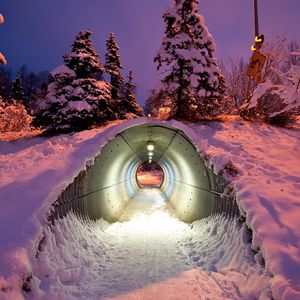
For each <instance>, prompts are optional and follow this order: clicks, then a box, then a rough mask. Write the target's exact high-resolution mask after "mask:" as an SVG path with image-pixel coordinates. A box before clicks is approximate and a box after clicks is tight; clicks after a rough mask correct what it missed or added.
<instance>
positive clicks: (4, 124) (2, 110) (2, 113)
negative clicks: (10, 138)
mask: <svg viewBox="0 0 300 300" xmlns="http://www.w3.org/2000/svg"><path fill="white" fill-rule="evenodd" d="M32 119H33V118H32V117H31V116H30V115H29V114H28V113H27V111H26V109H25V107H24V105H23V104H21V103H18V102H16V101H14V100H13V101H12V102H11V103H10V104H8V105H5V104H4V102H3V100H2V98H1V97H0V132H2V133H3V132H19V131H28V130H30V129H31V128H32V127H31V122H32Z"/></svg>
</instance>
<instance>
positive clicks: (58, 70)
mask: <svg viewBox="0 0 300 300" xmlns="http://www.w3.org/2000/svg"><path fill="white" fill-rule="evenodd" d="M60 74H68V75H70V76H74V77H75V76H76V74H75V72H74V71H73V70H71V69H70V68H68V67H67V66H65V65H60V66H59V67H57V68H55V69H54V70H53V71H52V72H51V75H52V76H53V77H54V76H55V75H60Z"/></svg>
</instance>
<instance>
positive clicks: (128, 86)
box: [120, 71, 143, 117]
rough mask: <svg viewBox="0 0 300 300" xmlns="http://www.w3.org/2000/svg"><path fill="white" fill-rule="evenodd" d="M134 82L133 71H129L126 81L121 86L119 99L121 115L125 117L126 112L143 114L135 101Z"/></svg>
mask: <svg viewBox="0 0 300 300" xmlns="http://www.w3.org/2000/svg"><path fill="white" fill-rule="evenodd" d="M135 90H136V84H135V83H134V78H133V72H132V71H129V74H128V77H127V81H126V82H125V84H124V87H123V93H122V94H123V95H122V100H121V101H120V106H121V107H120V108H121V110H122V115H121V117H126V114H134V115H136V116H139V117H141V116H143V110H142V108H141V107H140V105H139V104H138V102H137V99H136V96H135Z"/></svg>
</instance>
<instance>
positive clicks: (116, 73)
mask: <svg viewBox="0 0 300 300" xmlns="http://www.w3.org/2000/svg"><path fill="white" fill-rule="evenodd" d="M106 49H107V53H106V54H105V65H104V66H105V69H106V72H107V73H108V74H109V75H110V84H111V87H112V88H111V97H112V99H113V102H114V103H115V104H116V103H117V102H118V100H119V99H120V97H121V86H122V84H123V83H124V78H123V76H122V75H121V72H120V70H121V69H123V66H122V64H121V62H120V55H119V54H118V52H119V50H120V47H119V46H118V44H117V42H116V38H115V35H114V33H111V34H110V36H109V38H108V40H107V41H106Z"/></svg>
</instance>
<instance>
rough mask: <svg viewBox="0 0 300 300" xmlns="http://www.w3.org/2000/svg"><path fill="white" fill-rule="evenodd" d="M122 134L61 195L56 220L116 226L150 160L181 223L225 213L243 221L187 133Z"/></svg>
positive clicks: (157, 127) (133, 130)
mask: <svg viewBox="0 0 300 300" xmlns="http://www.w3.org/2000/svg"><path fill="white" fill-rule="evenodd" d="M121 125H122V124H121ZM120 128H122V129H121V130H120V131H119V133H117V134H116V135H115V136H114V137H111V138H110V139H109V141H108V142H107V143H106V144H105V145H104V146H103V148H102V149H101V150H100V151H99V154H98V155H97V156H96V157H95V158H94V160H93V161H92V162H91V163H89V165H88V166H87V168H86V170H83V171H82V172H81V173H80V174H79V175H78V176H77V177H76V178H75V180H74V182H73V183H72V184H70V185H69V186H68V187H67V188H66V189H65V191H64V192H63V193H62V194H61V196H60V197H59V199H58V200H57V201H56V203H55V205H54V206H53V212H52V213H51V216H50V218H52V220H54V219H57V218H58V217H60V218H61V217H63V216H65V215H66V214H67V213H68V212H69V211H73V212H75V213H76V214H77V215H79V216H81V217H82V218H83V219H89V220H98V219H100V218H104V219H105V220H107V221H109V222H114V221H117V220H118V219H119V218H120V216H121V215H122V212H123V211H124V209H125V208H126V207H127V205H128V204H129V202H130V201H131V199H132V198H133V197H134V196H135V195H136V194H137V193H138V192H139V190H140V189H141V188H143V185H144V183H143V182H142V179H141V178H142V177H140V176H137V174H141V168H140V166H143V167H144V166H146V165H147V163H149V161H150V160H151V163H154V162H155V163H156V166H157V165H159V166H160V168H161V170H162V171H160V174H162V173H163V180H161V182H160V183H157V186H158V187H159V189H160V191H161V193H163V195H164V196H165V198H166V200H167V202H168V203H169V204H170V205H171V206H172V207H173V208H174V211H175V212H176V214H177V217H178V218H179V219H181V220H183V221H185V222H189V223H190V222H193V221H195V220H199V219H202V218H205V217H208V216H211V215H215V214H220V213H221V214H226V215H228V216H237V215H239V209H238V207H237V205H236V202H235V199H234V195H232V194H230V193H228V191H230V190H229V189H227V183H226V182H225V180H224V179H223V178H222V175H216V174H215V173H214V171H213V169H212V168H210V167H209V164H208V162H207V161H206V160H205V158H204V157H203V156H202V155H201V154H200V153H199V152H198V151H197V149H196V147H195V146H194V144H193V142H192V141H191V140H190V139H189V137H188V136H187V135H186V134H185V132H183V131H182V130H179V129H177V128H175V127H172V126H169V125H165V124H163V123H162V122H159V123H158V122H157V123H155V122H153V123H151V122H148V123H146V124H140V125H134V126H129V127H128V128H125V129H124V126H123V125H122V126H120ZM199 138H200V139H201V137H199ZM139 177H140V178H139ZM158 177H161V175H159V176H158Z"/></svg>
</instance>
